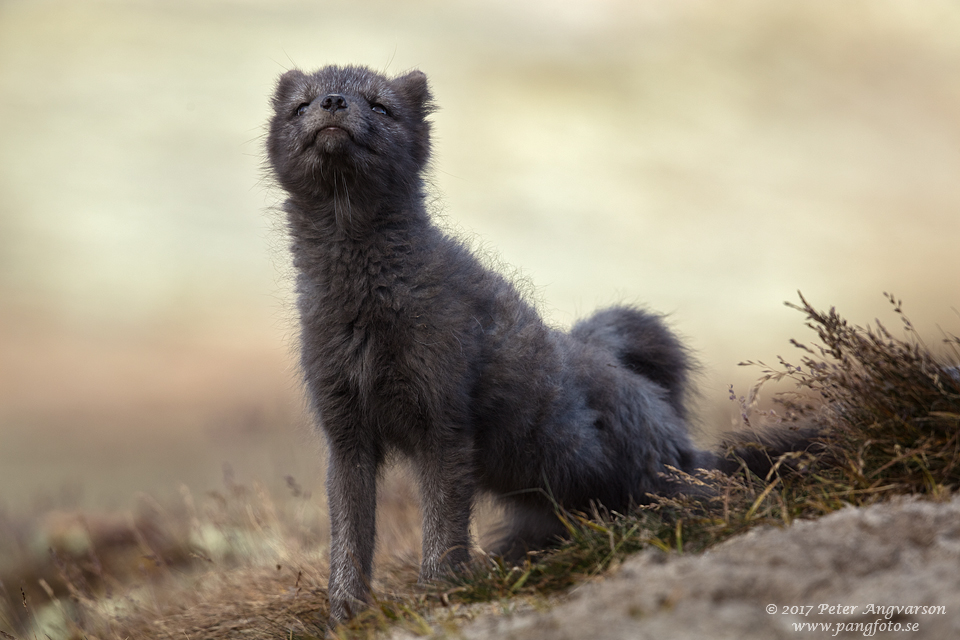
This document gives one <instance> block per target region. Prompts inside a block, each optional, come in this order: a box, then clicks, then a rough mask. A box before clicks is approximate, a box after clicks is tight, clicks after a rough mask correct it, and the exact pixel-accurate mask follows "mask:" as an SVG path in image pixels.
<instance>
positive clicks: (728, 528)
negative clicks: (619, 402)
mask: <svg viewBox="0 0 960 640" xmlns="http://www.w3.org/2000/svg"><path fill="white" fill-rule="evenodd" d="M888 298H889V300H890V302H891V304H892V305H893V310H894V313H895V314H897V315H898V316H899V317H900V318H901V320H902V323H903V328H904V330H905V334H906V335H905V338H903V339H900V338H897V337H895V336H894V335H893V333H892V332H891V331H889V330H888V329H887V328H885V327H884V326H883V325H881V324H877V325H876V326H875V327H866V328H863V327H858V326H854V325H851V324H849V323H847V322H846V321H845V320H844V319H843V318H841V317H840V316H839V315H838V314H837V313H836V311H834V310H830V311H828V312H822V311H818V310H816V309H815V308H813V307H812V306H811V305H810V304H809V303H808V302H807V301H806V300H805V299H803V298H802V297H801V298H800V304H799V305H790V306H792V307H793V308H795V309H797V310H798V311H800V312H801V313H803V314H804V315H805V316H806V322H807V326H809V327H810V328H811V329H813V330H814V331H815V332H816V334H817V339H818V340H817V342H816V343H813V344H812V345H808V344H802V343H799V342H794V344H795V345H796V346H797V347H798V348H799V349H800V352H801V354H802V355H801V359H800V361H799V364H798V365H793V364H790V363H788V362H786V361H783V360H781V362H780V363H779V366H778V367H775V368H771V367H766V366H765V365H763V364H762V363H745V364H748V365H757V366H761V367H763V373H762V377H761V379H760V381H759V382H758V383H757V385H756V387H755V388H754V389H753V390H752V391H751V393H750V394H749V395H748V396H747V397H741V398H736V400H737V401H738V402H739V403H740V408H741V414H742V416H743V422H744V426H745V427H750V428H754V429H756V428H762V427H763V426H767V425H771V424H776V425H778V426H779V427H781V428H783V427H786V428H791V427H792V426H802V427H808V426H810V425H816V426H817V427H818V429H819V430H820V434H821V436H820V442H821V444H822V451H819V452H818V453H817V454H816V455H812V454H793V455H791V456H788V457H785V458H783V459H781V460H780V461H779V462H778V465H777V467H776V469H775V472H773V473H771V475H770V477H768V478H759V477H756V476H751V475H749V474H746V473H744V474H740V475H737V476H734V477H727V476H722V475H719V474H717V473H708V472H705V473H703V474H701V475H699V476H697V477H687V478H686V479H687V480H688V481H690V482H694V483H701V484H702V485H703V486H704V487H705V491H704V495H701V496H700V497H697V498H676V499H659V500H656V501H655V502H654V503H653V504H652V505H649V506H646V507H643V508H641V509H638V510H636V511H635V512H633V513H628V514H616V513H604V512H602V511H600V510H595V511H594V512H593V513H591V514H566V513H565V514H563V516H564V518H565V519H566V522H567V524H568V530H569V533H570V536H569V539H568V540H567V541H565V542H563V543H561V544H558V546H557V547H556V548H554V549H551V550H548V551H544V552H540V553H538V554H532V555H530V556H529V557H528V558H527V561H526V562H525V564H524V565H523V566H520V567H510V566H505V565H504V564H502V563H501V562H499V561H497V560H495V559H492V558H488V557H485V556H482V554H481V555H480V556H479V558H478V560H477V562H476V563H475V564H474V566H473V568H472V570H471V571H469V572H467V573H465V574H463V575H459V576H457V577H453V578H451V579H450V580H449V581H448V582H446V583H442V584H437V585H434V586H433V587H430V588H428V589H421V588H418V587H417V586H416V548H417V543H418V540H417V535H418V534H417V531H416V530H417V525H416V520H417V516H416V507H415V502H416V501H415V499H414V498H413V495H412V493H411V490H410V486H409V484H408V483H405V482H403V481H401V480H400V479H399V478H393V479H391V481H390V482H388V483H385V484H386V486H387V490H386V491H385V492H384V494H383V495H382V496H381V503H382V504H383V505H385V508H384V510H383V512H382V513H383V520H385V521H386V522H385V524H386V525H387V526H384V527H382V530H383V531H384V533H383V535H382V536H381V540H380V543H381V544H380V546H381V553H380V556H379V559H378V581H377V582H376V583H375V584H374V585H373V587H374V591H375V593H376V594H377V597H378V600H377V601H376V602H375V604H374V606H372V607H371V608H370V609H369V610H368V611H366V612H364V613H363V614H362V615H361V616H359V617H358V618H357V619H356V620H354V621H353V622H351V623H350V624H349V625H347V626H345V627H342V628H340V629H338V630H337V635H338V636H339V637H341V638H372V637H378V636H380V635H383V633H384V632H386V631H387V630H395V629H398V628H400V629H404V630H406V631H407V632H408V633H410V634H413V635H438V634H439V635H443V634H444V633H445V632H446V631H447V630H448V629H450V628H452V627H455V626H456V625H457V624H459V623H460V622H462V621H463V620H466V619H469V618H471V617H473V616H475V615H477V614H478V612H479V611H487V610H490V606H491V604H489V603H492V606H493V607H494V609H499V610H510V609H515V608H517V607H522V606H544V603H546V602H547V601H548V599H549V598H550V597H552V596H553V595H554V594H558V593H562V592H563V591H564V590H566V589H568V588H569V587H571V586H573V585H575V584H578V583H580V582H582V581H584V580H589V579H591V578H593V577H595V576H597V575H600V574H602V573H604V572H606V571H608V570H610V568H611V567H613V566H615V565H616V564H618V563H619V562H620V561H621V560H622V559H623V558H624V557H625V556H627V555H629V554H631V553H635V552H637V551H639V550H641V549H644V548H648V547H657V548H660V549H662V550H664V551H670V552H684V551H686V552H691V551H693V552H695V551H700V550H702V549H705V548H708V547H710V546H711V545H714V544H716V543H717V542H719V541H722V540H725V539H727V538H729V537H730V536H732V535H736V534H737V533H740V532H742V531H745V530H747V529H749V528H751V527H754V526H757V525H758V524H776V525H782V524H789V523H790V522H791V521H792V520H794V519H796V518H808V517H816V516H819V515H822V514H825V513H829V512H831V511H834V510H836V509H839V508H841V507H843V506H845V505H850V504H852V505H865V504H869V503H872V502H875V501H878V500H882V499H884V498H887V497H889V496H893V495H901V494H923V495H927V496H929V497H931V498H933V499H939V498H944V497H946V496H948V495H949V494H951V493H952V492H954V491H955V490H956V489H957V486H958V484H960V443H958V434H960V373H958V372H960V369H958V368H957V363H958V362H960V340H958V338H956V337H954V336H944V347H945V348H944V349H942V350H941V351H942V352H943V356H942V357H941V356H939V355H937V353H935V351H934V350H933V349H930V348H928V347H927V346H926V345H924V344H923V342H922V341H921V340H920V339H919V337H918V334H917V332H916V330H915V329H914V327H913V325H912V324H911V323H910V322H909V320H907V318H906V317H905V316H904V315H903V312H902V309H901V303H900V301H899V300H897V299H895V298H894V297H893V296H888ZM784 381H787V382H790V381H792V382H793V383H794V388H793V389H791V390H789V391H787V392H781V393H779V394H778V395H777V396H776V406H775V407H774V408H773V409H768V410H765V411H760V410H758V409H757V399H758V397H759V392H760V390H761V389H762V388H763V387H764V386H765V385H768V384H771V383H782V382H784ZM225 484H226V486H225V490H224V491H223V492H220V493H215V494H211V495H209V496H206V497H205V498H204V501H203V502H204V506H203V507H202V508H201V507H198V506H197V505H196V504H195V501H194V498H193V497H192V496H191V495H190V494H189V493H188V492H186V491H184V493H183V500H182V503H181V504H180V505H178V506H177V507H176V508H173V509H169V508H168V509H164V508H163V507H161V506H160V505H158V504H149V503H147V504H144V505H143V506H142V507H141V509H140V511H139V512H138V515H137V516H136V517H134V518H132V519H130V520H129V521H127V522H116V521H114V522H108V521H106V520H95V519H93V518H84V516H82V515H75V516H71V517H66V518H61V521H60V524H58V525H56V526H54V525H51V524H49V523H48V524H47V525H46V526H47V527H48V528H53V529H56V527H60V529H59V531H60V534H58V535H55V536H51V537H50V539H51V540H52V544H51V549H52V551H51V554H50V556H49V557H48V559H47V561H46V562H45V563H43V562H34V563H33V564H32V565H30V566H25V567H21V569H20V571H19V573H17V572H10V571H8V572H6V573H5V574H4V575H3V579H4V584H5V585H6V589H4V590H3V591H0V595H2V596H3V597H4V599H5V609H4V610H3V618H2V619H0V624H3V625H4V629H3V631H2V634H3V637H6V638H9V637H16V638H43V637H46V636H48V635H49V636H50V637H60V638H104V639H106V638H174V637H176V638H200V637H203V638H240V637H244V638H249V637H287V638H303V639H307V638H319V637H323V635H324V633H325V632H326V628H325V624H324V619H325V617H326V611H327V606H328V605H327V600H326V592H325V583H326V577H325V574H326V557H325V548H324V542H323V541H324V539H325V536H326V530H325V515H324V513H323V507H322V505H320V504H318V502H319V501H318V500H316V499H313V498H312V497H311V496H309V495H306V494H304V492H303V491H302V490H301V489H300V488H299V486H298V485H297V484H296V482H295V481H294V480H293V479H292V478H291V479H290V480H289V490H290V491H289V495H288V496H287V498H286V499H285V500H283V501H281V502H279V503H277V502H275V501H274V500H273V499H272V498H271V496H269V495H267V493H266V492H265V491H263V490H262V489H258V488H256V487H254V488H253V489H249V488H245V487H242V486H239V485H237V484H235V483H234V482H233V481H232V480H231V479H230V478H229V476H228V477H227V478H226V483H225ZM704 496H706V497H704ZM71 518H73V519H72V520H71ZM390 521H392V522H393V523H394V525H395V526H393V527H391V526H389V523H390ZM71 522H72V523H73V524H70V523H71ZM0 526H3V527H4V528H5V529H6V531H7V532H8V533H15V534H16V535H18V536H20V537H23V536H24V535H26V534H25V532H24V531H18V530H16V526H15V525H14V524H13V523H12V522H10V521H9V520H5V521H2V522H0ZM71 527H73V529H71ZM71 531H72V533H71ZM78 532H79V533H78ZM71 541H72V542H71ZM78 541H79V542H78ZM20 585H23V588H22V590H21V586H20ZM2 588H3V585H0V589H2ZM483 603H488V604H483Z"/></svg>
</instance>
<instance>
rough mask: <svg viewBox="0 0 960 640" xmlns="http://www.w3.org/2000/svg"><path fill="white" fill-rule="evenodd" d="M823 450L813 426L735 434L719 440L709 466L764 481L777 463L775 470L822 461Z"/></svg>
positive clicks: (792, 426)
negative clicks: (816, 460) (742, 473)
mask: <svg viewBox="0 0 960 640" xmlns="http://www.w3.org/2000/svg"><path fill="white" fill-rule="evenodd" d="M825 448H826V447H825V445H824V443H823V440H822V431H821V429H820V428H818V427H816V426H813V425H807V426H797V425H791V426H785V427H775V428H768V429H764V430H763V431H762V432H759V433H753V432H734V433H729V434H727V435H726V436H725V437H724V439H723V440H722V441H721V444H720V446H719V447H718V448H717V450H716V453H715V456H716V457H715V458H714V462H713V465H711V466H713V468H715V469H718V470H720V471H722V472H723V473H726V474H727V475H733V474H735V473H740V472H741V471H743V470H747V471H749V472H750V473H753V474H755V475H757V476H759V477H761V478H767V477H769V476H770V472H771V471H772V470H773V468H774V466H775V465H777V464H778V462H779V467H778V470H783V471H787V470H795V469H797V468H798V467H799V466H801V465H803V464H804V463H805V462H806V461H809V460H810V459H811V458H812V457H817V458H822V456H823V453H824V450H825ZM791 453H795V454H798V455H796V456H788V455H787V454H791ZM806 454H808V455H806Z"/></svg>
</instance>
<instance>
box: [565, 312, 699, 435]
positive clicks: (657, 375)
mask: <svg viewBox="0 0 960 640" xmlns="http://www.w3.org/2000/svg"><path fill="white" fill-rule="evenodd" d="M570 335H571V336H573V337H574V338H576V339H578V340H580V341H582V342H586V343H588V344H592V345H595V346H598V347H600V348H602V349H606V350H608V351H611V352H612V353H613V354H614V356H615V357H616V358H617V360H618V361H619V362H620V363H621V364H622V365H623V366H625V367H627V368H629V369H630V370H632V371H634V372H635V373H637V374H639V375H642V376H644V377H646V378H648V379H649V380H652V381H653V382H656V383H657V384H659V385H660V386H662V387H663V388H664V389H666V390H667V392H668V400H669V402H670V405H671V406H672V407H673V409H674V411H676V412H677V414H678V415H679V416H680V417H681V418H686V417H687V407H686V400H687V395H688V393H689V378H690V373H691V371H692V370H693V360H692V358H691V357H690V354H689V353H688V352H687V350H686V348H684V346H683V344H682V343H681V342H680V340H679V339H678V338H677V336H675V335H674V334H673V332H672V331H670V329H668V328H667V325H666V323H665V322H664V321H663V316H661V315H657V314H654V313H650V312H647V311H643V310H641V309H637V308H636V307H630V306H616V307H610V308H608V309H603V310H601V311H598V312H597V313H595V314H593V315H592V316H590V317H589V318H586V319H584V320H581V321H580V322H578V323H577V324H575V325H574V326H573V329H571V330H570Z"/></svg>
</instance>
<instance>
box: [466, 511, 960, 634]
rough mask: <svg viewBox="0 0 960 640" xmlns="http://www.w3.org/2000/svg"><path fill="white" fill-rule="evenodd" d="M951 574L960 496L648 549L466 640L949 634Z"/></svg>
mask: <svg viewBox="0 0 960 640" xmlns="http://www.w3.org/2000/svg"><path fill="white" fill-rule="evenodd" d="M958 569H960V498H954V499H953V500H952V501H949V502H942V503H936V502H926V501H918V500H896V501H893V502H890V503H885V504H878V505H874V506H871V507H868V508H863V509H854V508H848V509H844V510H842V511H839V512H836V513H834V514H831V515H828V516H826V517H824V518H822V519H820V520H816V521H800V522H796V523H794V524H793V525H792V526H790V527H788V528H785V529H774V528H768V529H761V530H755V531H751V532H749V533H747V534H746V535H743V536H741V537H738V538H735V539H732V540H730V541H728V542H726V543H724V544H722V545H719V546H718V547H715V548H714V549H712V550H710V551H708V552H706V553H704V554H702V555H690V556H667V555H665V554H663V553H662V552H659V551H648V552H645V553H642V554H640V555H638V556H636V557H634V558H631V559H629V560H627V561H626V562H624V564H623V565H622V566H621V568H620V570H619V571H618V572H616V573H615V574H614V575H613V576H611V577H610V578H609V579H606V580H602V581H599V582H595V583H592V584H587V585H585V586H583V587H581V588H579V589H576V590H575V591H574V592H573V593H572V594H571V595H570V596H569V597H567V598H566V599H564V600H563V601H562V602H561V603H560V604H558V605H557V606H555V607H553V608H551V609H550V610H549V611H546V612H532V611H531V612H526V613H520V614H515V615H512V616H507V617H503V616H489V617H481V618H479V619H477V620H475V621H474V622H472V623H470V624H469V625H467V626H465V627H464V628H462V630H461V633H462V635H463V637H464V638H467V639H470V640H474V639H476V640H479V639H481V638H484V639H485V638H502V639H504V640H521V639H522V640H541V639H542V640H548V639H549V640H565V639H574V638H577V639H580V638H590V639H591V640H620V639H627V638H630V639H631V640H634V639H645V638H658V639H659V638H713V639H722V638H731V639H738V640H746V639H753V638H756V639H758V640H759V639H763V640H769V639H771V638H828V637H871V636H875V637H881V638H901V637H902V638H907V637H909V638H937V639H940V638H956V637H960V571H958ZM922 607H928V608H929V609H927V610H924V609H923V608H922ZM939 607H942V608H939ZM827 625H829V626H827ZM841 625H843V626H842V628H841ZM870 625H873V626H870ZM897 625H899V627H898V626H897ZM908 627H909V629H910V630H909V631H908V630H907V628H908ZM897 629H899V631H898V630H897Z"/></svg>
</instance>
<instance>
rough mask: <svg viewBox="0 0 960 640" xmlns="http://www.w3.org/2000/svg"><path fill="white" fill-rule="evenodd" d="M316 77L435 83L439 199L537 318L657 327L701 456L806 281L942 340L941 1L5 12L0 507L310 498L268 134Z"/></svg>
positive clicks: (949, 52)
mask: <svg viewBox="0 0 960 640" xmlns="http://www.w3.org/2000/svg"><path fill="white" fill-rule="evenodd" d="M329 63H360V64H366V65H369V66H372V67H374V68H376V69H379V70H385V71H386V72H388V73H391V74H395V73H400V72H403V71H405V70H408V69H410V68H414V67H416V68H420V69H422V70H424V71H425V72H426V73H427V74H428V75H429V76H430V79H431V82H432V87H433V92H434V94H435V97H436V100H437V102H438V104H439V105H440V107H441V109H440V111H439V112H438V113H437V114H436V115H435V116H434V122H435V153H434V163H433V165H434V169H433V173H432V176H431V184H432V188H431V191H432V193H433V194H434V195H435V196H436V197H437V202H436V203H435V205H434V206H435V209H436V211H437V213H438V215H439V216H441V217H442V218H443V223H444V224H445V225H446V226H448V227H449V228H451V229H453V230H454V231H455V232H456V233H459V234H463V235H464V236H466V237H469V238H470V239H471V241H472V242H473V243H474V244H475V245H476V246H479V247H482V249H483V251H485V252H489V253H490V254H491V255H493V256H496V257H497V259H500V260H502V261H503V262H504V263H505V264H509V265H511V266H512V267H514V268H516V270H517V274H518V276H519V277H521V278H524V279H527V280H529V281H530V282H532V283H533V284H534V285H535V289H534V290H535V292H536V297H537V300H538V303H539V305H540V307H541V308H542V310H543V312H544V314H545V315H546V316H547V317H548V318H549V320H550V321H551V322H552V323H554V324H556V325H560V326H565V325H569V324H570V323H571V322H572V321H573V320H574V319H576V318H577V317H579V316H581V315H585V314H588V313H590V312H591V311H592V310H593V309H595V308H596V307H598V306H601V305H605V304H610V303H614V302H634V303H641V304H645V305H649V306H650V307H651V308H653V309H656V310H659V311H662V312H666V313H669V314H670V319H671V322H672V324H673V326H674V327H675V328H676V329H677V331H679V332H680V333H681V334H682V335H683V336H684V337H685V338H686V340H687V342H688V344H689V345H690V346H691V347H692V349H694V351H695V352H696V354H697V356H698V358H699V359H700V361H701V363H702V366H703V369H702V373H701V375H700V379H699V384H700V390H701V396H702V397H701V400H700V416H701V417H700V422H701V423H702V429H703V431H704V440H705V441H706V440H709V436H710V434H711V433H713V432H715V431H716V430H720V429H723V428H724V427H726V426H727V425H728V424H729V419H728V418H727V417H726V416H727V415H728V414H729V413H731V412H732V410H733V407H732V406H731V404H732V403H730V401H729V400H728V399H727V396H728V394H729V387H730V385H731V384H732V385H734V386H735V388H736V389H737V391H738V392H739V393H743V392H745V391H746V390H747V388H748V387H749V386H750V384H751V383H752V381H753V380H755V379H756V378H757V377H758V375H759V373H760V372H759V370H757V369H754V368H743V367H738V366H737V363H738V362H740V361H742V360H747V359H750V360H763V361H765V362H768V363H770V364H773V363H775V362H776V357H777V355H783V356H784V357H785V358H787V359H788V360H790V359H791V358H792V357H793V356H794V352H795V349H794V348H793V347H791V346H790V345H789V344H788V340H789V339H790V338H792V337H796V338H798V339H801V340H808V339H809V338H812V337H813V336H812V335H808V334H809V333H810V332H809V330H806V329H805V328H804V327H803V317H802V315H801V314H799V313H797V312H796V311H792V310H790V309H787V308H786V307H784V305H783V302H784V301H785V300H790V301H796V300H797V297H796V291H797V290H801V291H802V292H803V294H804V295H805V296H806V297H807V298H808V299H809V300H810V301H811V302H812V303H813V304H814V305H815V306H818V307H820V308H826V307H830V306H832V305H835V306H836V307H837V308H838V310H839V311H840V312H841V313H842V314H844V315H845V316H846V317H848V318H849V319H851V320H852V321H854V322H856V323H859V324H864V323H868V322H872V321H873V320H874V318H875V317H879V318H880V319H881V320H882V321H884V322H885V323H887V324H888V325H890V326H891V327H892V328H894V330H895V333H897V334H899V333H900V327H899V324H898V321H897V319H896V317H895V316H894V315H893V314H892V313H891V312H890V306H889V304H888V303H887V301H886V300H885V299H884V297H883V293H884V292H885V291H889V292H892V293H894V294H896V295H897V296H899V297H901V298H903V299H904V301H905V309H906V311H907V313H908V315H909V316H910V317H911V319H912V320H913V321H914V323H915V324H916V325H917V326H918V328H919V329H920V332H921V334H922V335H923V336H924V337H925V339H926V340H928V342H929V343H936V342H937V341H938V340H939V339H940V338H941V333H940V331H941V329H942V330H944V331H948V332H952V333H957V332H958V327H960V316H958V313H957V311H956V307H957V306H958V300H957V294H958V289H957V285H958V283H960V256H958V250H957V249H958V239H960V4H958V3H957V2H955V1H953V0H926V1H925V2H923V3H905V2H894V1H887V0H860V1H856V0H849V1H847V2H843V3H837V2H833V1H832V0H802V1H801V0H791V1H786V0H784V1H781V2H775V3H773V2H768V1H766V0H728V1H725V2H723V3H716V2H708V1H699V0H643V1H642V2H640V1H626V0H623V1H621V0H564V1H563V2H556V1H549V2H548V1H546V0H542V1H541V0H527V1H517V0H511V1H509V2H508V1H506V0H486V1H481V0H443V1H441V0H434V1H428V0H424V1H421V2H398V1H396V0H393V1H390V2H386V1H384V2H376V1H370V0H360V1H354V2H349V3H345V2H338V3H333V2H317V1H313V2H305V1H304V2H298V1H293V0H269V1H267V0H205V1H204V2H195V1H193V0H164V1H163V2H159V1H157V0H122V1H121V0H113V1H111V0H84V1H83V2H68V1H65V0H0V509H3V508H5V509H8V510H13V511H17V510H23V509H30V510H34V509H38V508H39V509H53V508H73V507H81V508H85V509H103V510H109V509H118V508H124V507H125V506H126V505H128V504H130V502H131V501H132V500H134V499H135V498H136V496H138V495H140V494H143V493H147V494H149V495H151V496H156V497H157V498H158V499H161V498H163V497H164V496H171V495H172V496H175V495H177V492H178V491H179V490H180V489H179V488H180V486H181V485H187V486H188V487H190V488H191V489H192V490H194V491H205V490H207V489H209V488H210V487H213V486H219V485H220V484H221V482H222V477H223V475H224V473H225V469H226V473H227V474H228V475H230V476H231V477H237V478H239V479H240V480H241V481H243V480H254V479H255V480H259V481H260V482H262V483H264V484H265V485H267V486H268V487H269V486H283V485H284V483H285V482H286V481H285V479H284V478H285V477H286V476H293V477H294V478H296V481H297V483H299V485H298V486H302V487H305V488H306V489H311V490H314V489H315V490H319V487H320V486H321V485H322V482H321V477H320V466H319V464H318V459H319V455H320V454H319V451H320V449H319V445H318V444H317V441H316V438H315V437H314V436H313V434H312V433H311V431H310V427H309V424H308V423H309V420H308V418H307V417H306V416H305V414H304V411H303V401H302V398H301V393H300V388H299V386H298V383H297V381H296V368H295V355H294V350H295V346H296V344H295V335H296V325H295V318H294V313H293V310H292V307H291V304H290V301H291V296H290V278H289V265H288V260H287V256H286V254H285V242H286V241H285V238H284V236H283V231H282V226H281V220H280V216H279V214H278V213H277V212H276V210H275V206H276V205H277V203H278V202H279V200H280V198H281V196H280V194H279V193H278V192H277V191H275V190H274V189H272V188H271V187H270V185H269V182H268V181H265V180H264V175H265V174H264V153H263V135H264V130H265V127H264V125H265V123H266V121H267V119H268V117H269V110H268V98H269V95H270V94H271V92H272V89H273V84H274V82H275V80H276V78H277V76H278V75H279V74H280V73H282V72H283V71H284V70H286V69H289V68H291V67H294V66H296V67H302V68H304V69H313V68H316V67H318V66H322V65H325V64H329Z"/></svg>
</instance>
